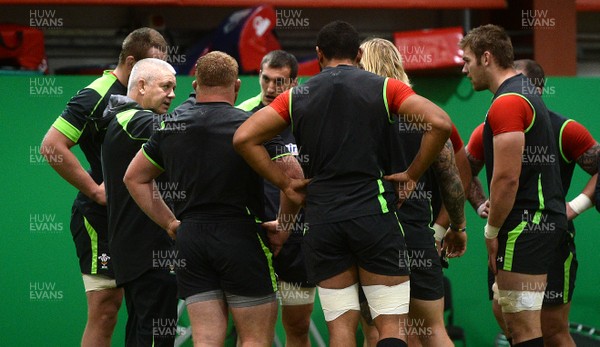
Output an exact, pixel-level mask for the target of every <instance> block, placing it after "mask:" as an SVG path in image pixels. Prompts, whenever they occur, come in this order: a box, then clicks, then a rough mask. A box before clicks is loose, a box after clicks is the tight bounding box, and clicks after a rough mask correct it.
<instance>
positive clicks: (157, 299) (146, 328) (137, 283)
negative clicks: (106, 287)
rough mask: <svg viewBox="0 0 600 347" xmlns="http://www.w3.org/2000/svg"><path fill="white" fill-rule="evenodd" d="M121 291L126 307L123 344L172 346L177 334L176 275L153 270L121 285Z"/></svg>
mask: <svg viewBox="0 0 600 347" xmlns="http://www.w3.org/2000/svg"><path fill="white" fill-rule="evenodd" d="M150 288H151V289H150ZM123 289H124V292H125V304H126V305H127V325H126V326H125V345H126V346H132V347H135V346H173V344H174V343H175V338H176V337H177V335H178V331H177V302H178V300H177V282H176V279H175V274H174V273H171V272H170V271H169V270H164V269H152V270H149V271H146V272H145V273H144V274H142V275H141V276H139V277H138V278H136V279H134V280H132V281H129V282H126V283H123Z"/></svg>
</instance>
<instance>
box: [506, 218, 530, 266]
mask: <svg viewBox="0 0 600 347" xmlns="http://www.w3.org/2000/svg"><path fill="white" fill-rule="evenodd" d="M526 225H527V222H526V221H525V222H521V223H520V224H519V225H517V227H516V228H514V229H513V230H511V231H509V232H508V240H506V249H505V250H504V267H503V268H502V270H504V271H511V270H512V263H513V258H514V256H515V243H517V239H518V238H519V236H520V235H521V233H523V229H525V226H526Z"/></svg>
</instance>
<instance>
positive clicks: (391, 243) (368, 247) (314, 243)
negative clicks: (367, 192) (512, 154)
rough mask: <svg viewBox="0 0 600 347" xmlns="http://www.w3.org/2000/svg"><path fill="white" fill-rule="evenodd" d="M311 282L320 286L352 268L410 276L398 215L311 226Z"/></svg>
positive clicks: (307, 251)
mask: <svg viewBox="0 0 600 347" xmlns="http://www.w3.org/2000/svg"><path fill="white" fill-rule="evenodd" d="M302 247H303V251H304V255H305V256H306V265H307V271H308V280H309V281H311V282H312V283H317V284H318V283H319V282H321V281H323V280H325V279H328V278H330V277H332V276H335V275H337V274H339V273H341V272H343V271H345V270H346V269H348V268H350V267H351V266H355V265H356V266H359V267H361V268H363V269H365V270H367V271H369V272H372V273H375V274H379V275H386V276H408V274H409V269H408V266H407V263H408V262H407V260H406V259H404V258H402V257H403V256H405V254H406V252H405V250H406V245H405V244H404V236H403V235H402V230H401V228H400V224H399V222H398V218H397V217H396V214H395V213H386V214H376V215H369V216H363V217H358V218H354V219H349V220H345V221H341V222H336V223H328V224H317V225H313V224H311V225H310V226H309V227H308V230H307V231H306V233H305V235H304V243H303V244H302Z"/></svg>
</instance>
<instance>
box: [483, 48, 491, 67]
mask: <svg viewBox="0 0 600 347" xmlns="http://www.w3.org/2000/svg"><path fill="white" fill-rule="evenodd" d="M491 59H492V58H491V53H490V51H485V52H483V54H482V55H481V64H483V65H489V64H490V63H491Z"/></svg>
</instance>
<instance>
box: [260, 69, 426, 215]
mask: <svg viewBox="0 0 600 347" xmlns="http://www.w3.org/2000/svg"><path fill="white" fill-rule="evenodd" d="M390 89H391V90H393V91H391V92H390ZM413 94H414V92H413V91H412V90H411V89H410V88H409V87H408V86H406V85H405V84H403V83H401V82H399V81H396V80H392V79H385V78H383V77H380V76H377V75H375V74H372V73H370V72H367V71H364V70H361V69H358V68H356V67H353V66H348V65H339V66H336V67H332V68H325V69H323V71H321V73H319V74H318V75H316V76H314V77H312V78H311V79H310V80H308V82H306V83H305V84H303V85H300V86H297V87H294V88H292V89H291V90H290V91H289V92H288V91H286V92H284V93H282V94H280V95H279V96H278V97H277V98H276V99H275V101H273V102H272V103H271V105H270V106H274V107H273V108H274V109H275V110H276V111H277V112H278V113H279V114H280V115H281V116H282V117H283V118H284V119H285V120H286V121H288V122H291V124H292V126H293V128H292V131H293V134H294V137H295V138H296V141H297V143H298V148H299V149H300V156H301V157H302V158H306V165H303V167H304V171H305V176H306V177H307V178H310V179H311V182H310V184H309V185H308V187H307V196H306V208H305V212H306V221H307V223H309V224H320V223H331V222H337V221H343V220H348V219H352V218H356V217H361V216H367V215H373V214H381V213H387V212H392V211H394V210H395V206H394V205H395V193H394V189H393V186H392V184H391V183H389V182H387V181H384V180H383V176H384V174H385V173H386V168H389V166H390V165H389V157H390V156H389V151H388V150H389V146H388V144H386V142H385V141H383V139H385V138H386V137H387V136H389V129H390V127H392V125H391V123H392V121H391V120H392V116H391V113H392V112H394V111H397V110H398V108H399V106H400V104H401V103H402V102H403V101H404V100H405V99H406V98H407V97H409V96H411V95H413ZM390 110H391V111H390Z"/></svg>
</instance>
